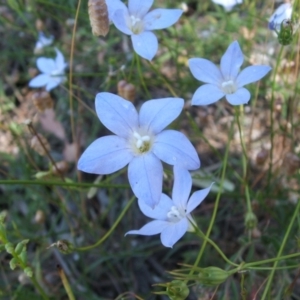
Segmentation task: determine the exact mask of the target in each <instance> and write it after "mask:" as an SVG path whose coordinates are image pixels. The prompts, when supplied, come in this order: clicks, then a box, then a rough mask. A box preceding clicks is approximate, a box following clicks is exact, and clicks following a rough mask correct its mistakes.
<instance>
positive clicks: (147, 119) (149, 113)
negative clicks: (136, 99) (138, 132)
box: [139, 98, 184, 134]
mask: <svg viewBox="0 0 300 300" xmlns="http://www.w3.org/2000/svg"><path fill="white" fill-rule="evenodd" d="M183 105H184V100H183V99H181V98H163V99H155V100H149V101H147V102H145V103H144V104H143V105H142V107H141V109H140V112H139V124H140V127H142V128H145V129H146V130H150V131H151V132H152V133H153V134H157V133H159V132H161V131H162V130H163V129H164V128H165V127H166V126H168V125H169V124H170V123H171V122H172V121H174V120H175V119H176V118H177V117H178V116H179V115H180V113H181V111H182V108H183Z"/></svg>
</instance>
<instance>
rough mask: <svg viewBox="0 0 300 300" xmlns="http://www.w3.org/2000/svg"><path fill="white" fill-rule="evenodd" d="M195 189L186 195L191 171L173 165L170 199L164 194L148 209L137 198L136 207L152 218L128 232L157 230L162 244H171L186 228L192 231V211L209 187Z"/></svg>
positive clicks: (189, 190) (166, 245)
mask: <svg viewBox="0 0 300 300" xmlns="http://www.w3.org/2000/svg"><path fill="white" fill-rule="evenodd" d="M211 186H212V185H210V186H209V187H208V188H206V189H203V190H200V191H197V192H194V193H193V194H192V196H191V197H190V198H189V195H190V192H191V188H192V178H191V175H190V173H189V172H188V171H187V170H185V169H182V168H180V167H177V166H175V167H174V185H173V191H172V200H171V199H170V198H169V197H168V196H167V195H165V194H162V195H161V199H160V201H159V203H158V205H157V206H156V207H155V208H154V209H151V208H150V207H149V206H147V205H145V203H144V202H143V201H142V199H138V204H139V207H140V209H141V211H142V213H143V214H144V215H146V216H147V217H149V218H152V219H154V220H153V221H151V222H149V223H148V224H146V225H144V226H143V227H142V228H141V229H139V230H131V231H128V232H127V233H126V235H127V234H140V235H155V234H159V233H161V235H160V239H161V242H162V244H163V245H164V246H165V247H173V245H174V244H175V243H176V242H177V241H178V240H179V239H180V238H181V237H182V236H183V235H184V234H185V233H186V232H187V231H194V227H193V225H192V224H191V223H193V224H194V225H196V224H195V221H194V220H193V218H192V216H191V212H192V211H193V210H194V209H195V208H196V207H197V206H198V205H199V204H200V203H201V202H202V201H203V200H204V198H205V197H206V196H207V194H208V193H209V191H210V189H211Z"/></svg>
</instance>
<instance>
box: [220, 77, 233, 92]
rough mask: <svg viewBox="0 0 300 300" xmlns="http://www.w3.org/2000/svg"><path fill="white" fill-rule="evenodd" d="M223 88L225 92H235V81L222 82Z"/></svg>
mask: <svg viewBox="0 0 300 300" xmlns="http://www.w3.org/2000/svg"><path fill="white" fill-rule="evenodd" d="M222 90H223V92H224V93H225V94H233V93H235V92H236V86H235V83H234V82H233V81H232V80H228V81H224V82H222Z"/></svg>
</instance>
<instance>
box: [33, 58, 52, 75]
mask: <svg viewBox="0 0 300 300" xmlns="http://www.w3.org/2000/svg"><path fill="white" fill-rule="evenodd" d="M36 65H37V67H38V69H39V70H40V71H41V72H42V73H45V74H50V73H51V72H52V71H55V70H56V65H55V61H54V59H52V58H45V57H39V58H38V59H37V60H36Z"/></svg>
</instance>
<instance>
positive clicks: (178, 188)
mask: <svg viewBox="0 0 300 300" xmlns="http://www.w3.org/2000/svg"><path fill="white" fill-rule="evenodd" d="M173 170H174V184H173V190H172V199H173V201H174V204H175V206H176V207H181V208H182V209H184V210H185V209H186V206H187V201H188V199H189V196H190V193H191V188H192V177H191V174H190V172H189V171H187V170H186V169H183V168H181V167H178V166H174V168H173Z"/></svg>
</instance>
